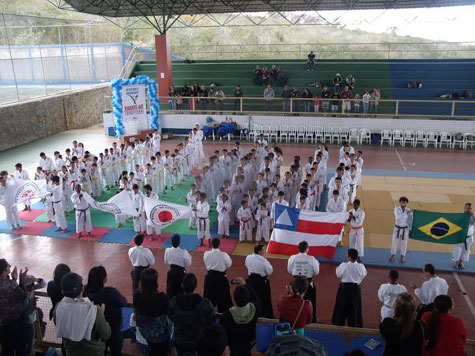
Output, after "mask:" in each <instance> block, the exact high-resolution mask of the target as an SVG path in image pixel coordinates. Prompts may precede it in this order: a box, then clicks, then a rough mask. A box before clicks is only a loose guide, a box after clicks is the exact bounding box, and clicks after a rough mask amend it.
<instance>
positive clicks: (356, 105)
mask: <svg viewBox="0 0 475 356" xmlns="http://www.w3.org/2000/svg"><path fill="white" fill-rule="evenodd" d="M360 101H361V99H360V94H355V101H354V103H353V105H354V112H355V113H359V112H360Z"/></svg>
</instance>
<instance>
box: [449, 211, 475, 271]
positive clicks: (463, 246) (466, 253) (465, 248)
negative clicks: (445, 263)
mask: <svg viewBox="0 0 475 356" xmlns="http://www.w3.org/2000/svg"><path fill="white" fill-rule="evenodd" d="M474 225H475V215H473V214H472V217H471V218H470V225H469V227H468V231H467V237H466V238H465V241H464V242H462V243H459V244H456V245H455V246H454V252H453V259H454V261H463V262H468V260H469V259H470V251H472V245H473V227H474Z"/></svg>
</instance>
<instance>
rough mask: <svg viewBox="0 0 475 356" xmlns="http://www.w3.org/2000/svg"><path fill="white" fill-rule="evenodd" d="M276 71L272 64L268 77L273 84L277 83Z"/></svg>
mask: <svg viewBox="0 0 475 356" xmlns="http://www.w3.org/2000/svg"><path fill="white" fill-rule="evenodd" d="M277 73H278V72H277V67H276V66H275V64H273V65H272V68H271V70H270V79H271V80H272V83H273V84H274V85H275V84H277Z"/></svg>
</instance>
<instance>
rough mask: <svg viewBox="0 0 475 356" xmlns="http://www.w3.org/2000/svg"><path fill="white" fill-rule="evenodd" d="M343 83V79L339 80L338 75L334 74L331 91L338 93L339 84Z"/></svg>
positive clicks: (339, 75) (339, 76)
mask: <svg viewBox="0 0 475 356" xmlns="http://www.w3.org/2000/svg"><path fill="white" fill-rule="evenodd" d="M342 82H343V79H342V78H341V74H340V73H336V74H335V77H334V78H333V91H334V92H335V91H337V92H340V90H341V84H342Z"/></svg>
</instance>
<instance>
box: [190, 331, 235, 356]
mask: <svg viewBox="0 0 475 356" xmlns="http://www.w3.org/2000/svg"><path fill="white" fill-rule="evenodd" d="M227 345H228V337H227V335H226V330H225V329H224V328H223V327H222V326H221V325H219V324H212V325H209V326H207V327H205V328H203V329H202V330H201V332H200V336H199V339H198V356H229V348H228V346H227Z"/></svg>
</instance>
